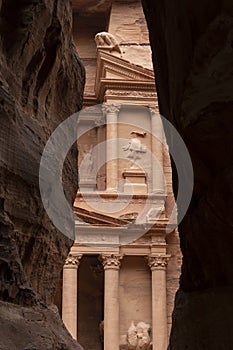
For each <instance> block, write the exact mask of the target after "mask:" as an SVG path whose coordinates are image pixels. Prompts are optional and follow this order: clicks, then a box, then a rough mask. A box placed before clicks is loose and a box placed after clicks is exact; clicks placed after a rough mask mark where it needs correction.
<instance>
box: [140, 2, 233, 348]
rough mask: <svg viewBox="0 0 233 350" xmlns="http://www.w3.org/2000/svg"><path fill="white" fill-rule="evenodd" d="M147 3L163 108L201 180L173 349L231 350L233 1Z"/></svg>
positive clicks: (186, 229) (188, 230)
mask: <svg viewBox="0 0 233 350" xmlns="http://www.w3.org/2000/svg"><path fill="white" fill-rule="evenodd" d="M142 2H143V6H144V11H145V15H146V18H147V22H148V27H149V31H150V41H151V46H152V51H153V60H154V68H155V73H156V85H157V90H158V97H159V105H160V110H161V113H162V114H163V115H164V116H165V117H166V118H167V119H168V120H169V121H171V122H172V123H173V125H174V126H175V127H176V128H177V130H178V131H179V132H180V134H181V135H182V137H183V139H184V141H185V143H186V145H187V147H188V149H189V152H190V155H191V158H192V162H193V168H194V177H195V178H194V192H193V197H192V202H191V205H190V208H189V211H188V213H187V215H186V216H185V218H184V220H183V221H182V223H181V224H180V227H179V231H180V239H181V248H182V253H183V268H182V275H181V280H180V289H179V291H178V293H177V296H176V305H175V310H174V313H173V327H172V333H171V338H170V346H169V349H170V350H184V349H189V350H194V349H195V350H197V349H198V350H202V349H205V350H209V349H211V350H226V349H231V348H233V333H232V331H231V328H232V326H233V321H232V312H233V254H232V247H233V235H232V226H233V221H232V213H231V212H232V206H233V186H232V173H233V166H232V164H233V162H232V161H233V148H232V136H233V133H232V130H233V129H232V127H233V125H232V124H233V123H232V115H233V51H232V50H233V3H232V1H227V0H225V1H223V0H222V1H221V0H219V1H217V0H214V1H212V2H211V3H210V2H209V1H206V0H204V1H195V2H194V1H192V2H191V1H176V0H175V1H169V0H157V1H153V0H143V1H142ZM168 137H169V135H168ZM184 175H185V172H184ZM186 180H187V181H189V179H186ZM177 186H178V181H177V179H176V176H175V169H174V187H175V188H176V187H177Z"/></svg>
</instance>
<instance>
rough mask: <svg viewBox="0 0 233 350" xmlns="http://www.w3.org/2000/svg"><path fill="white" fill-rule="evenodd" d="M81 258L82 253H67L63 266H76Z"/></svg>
mask: <svg viewBox="0 0 233 350" xmlns="http://www.w3.org/2000/svg"><path fill="white" fill-rule="evenodd" d="M81 258H82V255H81V254H79V255H72V254H69V255H68V257H67V258H66V260H65V266H64V267H78V266H79V263H80V260H81Z"/></svg>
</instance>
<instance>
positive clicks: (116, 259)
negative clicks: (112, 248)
mask: <svg viewBox="0 0 233 350" xmlns="http://www.w3.org/2000/svg"><path fill="white" fill-rule="evenodd" d="M122 258H123V256H122V255H120V254H102V255H101V260H102V264H103V266H104V268H105V269H106V268H119V267H120V265H121V262H120V260H121V259H122Z"/></svg>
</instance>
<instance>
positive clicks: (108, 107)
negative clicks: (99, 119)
mask: <svg viewBox="0 0 233 350" xmlns="http://www.w3.org/2000/svg"><path fill="white" fill-rule="evenodd" d="M120 108H121V104H120V103H103V104H102V110H103V113H104V114H116V115H118V113H119V111H120Z"/></svg>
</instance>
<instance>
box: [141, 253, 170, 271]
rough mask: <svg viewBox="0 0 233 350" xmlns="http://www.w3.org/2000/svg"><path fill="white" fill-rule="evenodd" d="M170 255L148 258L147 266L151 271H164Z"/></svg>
mask: <svg viewBox="0 0 233 350" xmlns="http://www.w3.org/2000/svg"><path fill="white" fill-rule="evenodd" d="M170 257H171V255H155V256H149V257H148V258H147V259H148V265H149V267H150V268H151V270H165V269H166V267H167V264H168V261H169V258H170Z"/></svg>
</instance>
